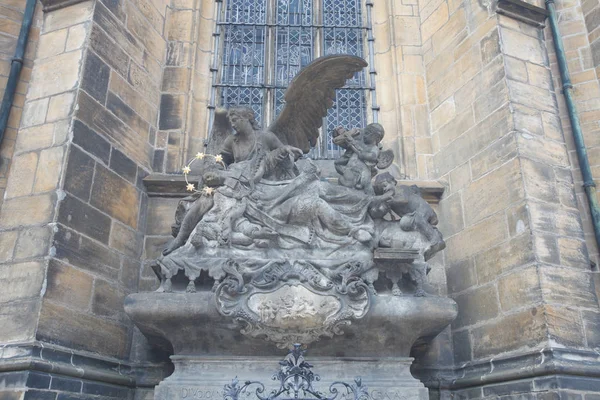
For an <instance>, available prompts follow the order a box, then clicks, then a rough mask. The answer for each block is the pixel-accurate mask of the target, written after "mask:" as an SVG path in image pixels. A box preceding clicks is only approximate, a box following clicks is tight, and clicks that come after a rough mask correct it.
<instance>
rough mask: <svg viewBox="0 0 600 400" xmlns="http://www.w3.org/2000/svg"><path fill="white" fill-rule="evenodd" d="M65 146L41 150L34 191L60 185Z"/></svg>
mask: <svg viewBox="0 0 600 400" xmlns="http://www.w3.org/2000/svg"><path fill="white" fill-rule="evenodd" d="M64 152H65V147H64V146H59V147H51V148H49V149H46V150H42V151H41V152H40V158H39V160H38V165H37V170H36V172H35V183H34V184H33V191H34V193H42V192H47V191H50V190H54V189H56V188H57V187H58V183H59V181H60V177H61V173H62V168H63V164H64V162H65V160H64Z"/></svg>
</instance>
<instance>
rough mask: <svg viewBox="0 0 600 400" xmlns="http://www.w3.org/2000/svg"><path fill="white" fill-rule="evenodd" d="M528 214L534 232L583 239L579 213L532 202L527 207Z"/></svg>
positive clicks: (552, 205)
mask: <svg viewBox="0 0 600 400" xmlns="http://www.w3.org/2000/svg"><path fill="white" fill-rule="evenodd" d="M529 213H530V216H531V226H532V228H533V229H534V230H538V231H543V232H548V233H551V234H554V235H562V236H570V237H573V238H583V230H582V227H581V217H580V215H579V212H576V211H574V210H568V209H565V208H564V207H560V206H557V205H554V204H542V203H538V202H534V201H532V202H531V203H530V205H529Z"/></svg>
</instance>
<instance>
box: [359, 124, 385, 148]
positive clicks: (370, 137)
mask: <svg viewBox="0 0 600 400" xmlns="http://www.w3.org/2000/svg"><path fill="white" fill-rule="evenodd" d="M384 134H385V131H384V130H383V126H381V125H380V124H377V123H373V124H369V125H367V127H366V128H365V129H364V132H363V141H364V142H365V143H366V144H377V143H379V142H381V139H383V135H384Z"/></svg>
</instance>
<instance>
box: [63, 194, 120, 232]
mask: <svg viewBox="0 0 600 400" xmlns="http://www.w3.org/2000/svg"><path fill="white" fill-rule="evenodd" d="M58 221H59V222H60V223H62V224H64V225H65V226H68V227H70V228H73V229H75V230H76V231H77V232H81V233H83V234H85V235H88V236H90V237H91V238H94V239H96V240H98V241H100V242H102V243H108V236H109V232H110V218H109V217H108V216H107V215H105V214H103V213H101V212H100V211H98V210H97V209H95V208H93V207H91V206H90V205H88V204H86V203H83V202H82V201H80V200H78V199H76V198H75V197H72V196H70V195H67V196H66V197H65V198H64V199H63V200H62V201H61V203H60V208H59V211H58Z"/></svg>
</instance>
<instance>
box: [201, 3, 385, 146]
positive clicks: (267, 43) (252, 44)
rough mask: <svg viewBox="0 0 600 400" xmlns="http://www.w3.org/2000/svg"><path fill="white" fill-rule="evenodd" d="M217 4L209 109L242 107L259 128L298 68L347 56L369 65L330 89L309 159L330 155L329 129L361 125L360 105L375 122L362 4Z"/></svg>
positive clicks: (366, 9) (367, 8)
mask: <svg viewBox="0 0 600 400" xmlns="http://www.w3.org/2000/svg"><path fill="white" fill-rule="evenodd" d="M217 5H218V7H217V11H218V17H219V19H218V22H217V30H216V31H215V36H217V37H218V38H220V40H217V41H215V60H214V63H213V88H212V90H213V92H212V94H211V103H212V104H211V106H212V107H213V108H214V106H215V105H220V106H224V107H229V106H234V105H245V106H249V107H251V108H252V109H253V110H254V111H255V113H256V115H257V119H258V120H259V123H261V124H262V125H263V126H264V127H267V126H268V125H269V123H270V122H271V121H272V120H273V119H274V117H275V116H277V115H278V114H279V112H280V111H281V110H282V109H283V106H284V99H283V96H284V93H285V89H286V88H287V86H288V84H289V83H290V81H291V80H292V79H293V78H294V76H295V75H296V74H297V73H298V71H300V69H301V68H302V67H304V66H306V65H307V64H309V63H310V62H311V61H312V60H313V59H315V58H317V57H320V56H322V55H329V54H353V55H357V56H360V57H363V58H368V59H369V61H370V62H369V64H370V67H369V68H370V69H369V71H362V72H359V73H357V74H356V75H355V76H354V78H353V79H351V80H350V81H348V84H347V85H346V86H345V87H344V88H343V89H340V90H338V93H337V96H336V101H335V103H334V106H333V108H332V109H330V110H329V113H328V115H327V117H326V118H325V121H324V124H323V132H324V134H321V138H320V140H321V142H320V143H319V144H318V146H317V147H316V148H315V149H314V150H313V152H312V153H313V154H312V156H313V157H314V158H335V157H337V156H338V155H339V152H340V150H339V149H338V148H337V146H335V145H334V144H333V143H332V142H331V132H332V131H333V129H334V128H335V127H337V126H344V127H348V128H350V127H363V126H365V125H366V124H367V116H368V115H367V114H368V113H367V109H368V108H370V109H371V113H370V115H369V116H370V117H371V119H372V120H373V121H376V120H377V104H376V99H375V92H374V90H375V86H374V79H370V78H373V77H374V76H373V75H374V74H375V70H374V68H373V62H372V61H373V54H372V47H373V46H372V41H373V36H372V29H371V26H370V25H371V23H370V20H371V18H370V13H371V8H372V6H373V4H372V3H371V2H370V1H368V2H367V3H362V2H361V0H217ZM369 50H371V51H369ZM369 75H371V76H370V77H369Z"/></svg>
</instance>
